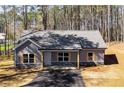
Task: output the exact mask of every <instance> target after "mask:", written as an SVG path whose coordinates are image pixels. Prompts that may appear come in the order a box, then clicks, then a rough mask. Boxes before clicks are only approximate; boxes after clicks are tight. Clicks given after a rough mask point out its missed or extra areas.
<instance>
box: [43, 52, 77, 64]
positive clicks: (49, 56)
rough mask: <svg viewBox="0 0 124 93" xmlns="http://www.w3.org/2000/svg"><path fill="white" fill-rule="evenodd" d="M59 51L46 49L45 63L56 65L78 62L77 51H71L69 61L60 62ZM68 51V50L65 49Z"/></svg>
mask: <svg viewBox="0 0 124 93" xmlns="http://www.w3.org/2000/svg"><path fill="white" fill-rule="evenodd" d="M58 52H59V51H45V52H44V65H45V66H50V65H56V66H75V65H76V64H77V63H76V62H77V52H70V51H68V53H69V62H58ZM61 52H62V51H61ZM65 52H67V51H65Z"/></svg>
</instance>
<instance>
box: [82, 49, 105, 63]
mask: <svg viewBox="0 0 124 93" xmlns="http://www.w3.org/2000/svg"><path fill="white" fill-rule="evenodd" d="M90 52H91V53H93V58H94V63H93V62H88V60H87V54H88V53H90ZM104 54H105V49H83V50H80V63H81V65H85V64H91V65H95V64H96V65H98V64H104Z"/></svg>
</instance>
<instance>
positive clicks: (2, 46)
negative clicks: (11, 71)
mask: <svg viewBox="0 0 124 93" xmlns="http://www.w3.org/2000/svg"><path fill="white" fill-rule="evenodd" d="M0 46H1V51H4V50H5V45H4V44H1V45H0ZM13 47H14V45H9V49H12V48H13ZM7 48H8V45H7Z"/></svg>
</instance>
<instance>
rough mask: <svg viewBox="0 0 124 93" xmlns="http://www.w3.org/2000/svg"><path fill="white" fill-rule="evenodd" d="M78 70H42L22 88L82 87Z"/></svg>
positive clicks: (81, 79)
mask: <svg viewBox="0 0 124 93" xmlns="http://www.w3.org/2000/svg"><path fill="white" fill-rule="evenodd" d="M83 86H85V85H84V83H83V78H82V76H81V74H80V71H79V70H44V71H42V72H41V73H39V74H38V75H37V77H36V78H35V79H34V80H33V81H32V82H31V83H29V84H27V85H24V86H23V87H83Z"/></svg>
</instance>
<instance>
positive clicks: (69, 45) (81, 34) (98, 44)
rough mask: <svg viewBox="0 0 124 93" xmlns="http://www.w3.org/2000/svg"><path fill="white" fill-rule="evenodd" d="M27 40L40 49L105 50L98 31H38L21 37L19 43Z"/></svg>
mask: <svg viewBox="0 0 124 93" xmlns="http://www.w3.org/2000/svg"><path fill="white" fill-rule="evenodd" d="M29 38H30V39H31V40H32V41H34V42H36V43H37V44H38V45H39V46H40V48H41V49H82V48H106V44H105V42H104V40H103V38H102V36H101V34H100V32H99V31H74V30H71V31H70V30H69V31H68V30H65V31H58V30H57V31H56V30H50V31H38V32H35V33H31V34H28V35H24V36H22V37H21V38H20V40H19V42H23V41H24V40H25V39H29Z"/></svg>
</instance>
